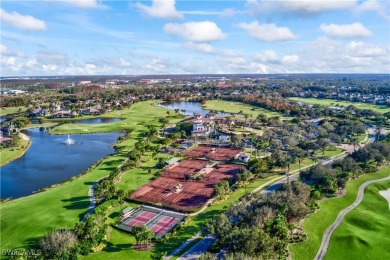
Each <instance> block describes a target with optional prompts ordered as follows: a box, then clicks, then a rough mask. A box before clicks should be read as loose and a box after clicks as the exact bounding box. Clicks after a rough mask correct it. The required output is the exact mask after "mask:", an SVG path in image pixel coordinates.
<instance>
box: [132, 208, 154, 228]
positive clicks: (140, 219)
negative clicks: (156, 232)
mask: <svg viewBox="0 0 390 260" xmlns="http://www.w3.org/2000/svg"><path fill="white" fill-rule="evenodd" d="M154 216H156V213H154V212H148V211H144V212H142V213H141V214H140V215H138V216H137V217H135V218H134V219H132V220H130V221H129V222H128V223H127V224H126V225H128V226H131V227H134V226H142V225H144V224H145V223H147V222H148V221H149V220H151V219H153V218H154Z"/></svg>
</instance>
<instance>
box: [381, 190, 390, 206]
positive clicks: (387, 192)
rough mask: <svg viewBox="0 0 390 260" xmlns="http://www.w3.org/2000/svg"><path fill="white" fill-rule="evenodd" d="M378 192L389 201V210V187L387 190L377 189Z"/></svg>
mask: <svg viewBox="0 0 390 260" xmlns="http://www.w3.org/2000/svg"><path fill="white" fill-rule="evenodd" d="M379 194H380V195H381V196H382V197H383V198H385V200H387V202H389V210H390V189H387V190H381V191H379Z"/></svg>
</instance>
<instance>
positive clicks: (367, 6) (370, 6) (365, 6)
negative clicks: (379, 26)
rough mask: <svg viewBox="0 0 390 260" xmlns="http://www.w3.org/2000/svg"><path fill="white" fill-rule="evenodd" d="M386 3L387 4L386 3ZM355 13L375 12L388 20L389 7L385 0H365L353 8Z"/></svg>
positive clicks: (389, 18) (389, 17)
mask: <svg viewBox="0 0 390 260" xmlns="http://www.w3.org/2000/svg"><path fill="white" fill-rule="evenodd" d="M386 3H387V5H386ZM353 11H354V12H356V13H359V14H360V13H364V12H376V13H377V14H378V15H379V16H381V17H383V18H384V19H386V20H387V21H390V14H389V12H390V7H389V3H388V2H387V1H382V2H380V1H377V0H367V1H364V2H362V3H361V4H360V5H358V6H356V7H355V8H354V9H353Z"/></svg>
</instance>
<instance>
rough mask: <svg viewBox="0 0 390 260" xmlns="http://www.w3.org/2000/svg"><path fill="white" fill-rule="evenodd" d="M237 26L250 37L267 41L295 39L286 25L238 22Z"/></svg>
mask: <svg viewBox="0 0 390 260" xmlns="http://www.w3.org/2000/svg"><path fill="white" fill-rule="evenodd" d="M237 27H239V28H241V29H243V30H244V31H246V32H247V33H248V34H249V35H250V36H251V37H253V38H255V39H257V40H260V41H267V42H275V41H287V40H292V39H295V38H296V37H295V35H294V34H293V33H292V32H291V31H290V29H289V28H287V27H278V26H276V25H275V24H273V23H271V24H259V22H257V21H255V22H252V23H239V24H237Z"/></svg>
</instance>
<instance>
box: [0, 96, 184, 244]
mask: <svg viewBox="0 0 390 260" xmlns="http://www.w3.org/2000/svg"><path fill="white" fill-rule="evenodd" d="M143 111H148V112H147V113H143ZM165 111H166V110H165V109H163V108H158V107H155V106H153V103H152V102H150V101H148V102H142V103H137V104H135V105H134V106H133V107H132V108H130V109H128V110H126V111H125V110H123V113H126V115H130V114H132V116H131V118H126V120H124V121H126V122H127V123H128V126H129V127H132V128H134V129H135V131H133V133H132V134H131V137H132V138H131V139H130V140H127V141H124V142H122V143H119V144H118V147H119V149H120V150H122V151H123V152H119V153H116V154H115V155H112V156H110V157H108V158H106V159H104V160H103V161H102V163H101V164H99V166H98V167H96V168H95V169H93V170H92V171H91V172H89V173H88V174H86V175H83V176H81V177H79V178H77V179H75V180H74V181H72V182H70V183H67V184H65V185H62V186H60V187H58V188H54V189H51V190H49V191H46V192H43V193H38V194H34V195H31V196H28V197H24V198H20V199H16V200H13V201H9V202H6V203H3V204H1V205H0V214H1V241H0V245H1V249H12V248H18V247H22V248H25V247H28V246H30V245H33V244H35V243H36V242H37V239H39V238H40V237H41V236H43V235H45V234H46V233H47V232H49V231H50V230H52V229H53V228H71V227H73V226H74V224H75V223H76V222H77V221H78V220H80V218H82V217H83V215H84V213H85V212H86V210H87V209H88V207H89V199H88V196H87V194H88V189H89V187H90V185H91V184H92V183H93V182H94V181H96V180H97V179H99V178H101V177H103V176H105V175H108V174H109V173H110V171H112V170H114V169H115V168H116V167H117V166H118V165H119V164H120V163H121V162H123V161H124V160H125V158H126V151H128V150H129V149H130V148H131V147H132V146H133V145H134V143H135V142H136V141H137V140H138V139H140V136H139V134H140V132H141V131H142V130H143V129H146V127H145V125H144V124H145V123H149V122H155V124H156V122H157V120H158V118H159V117H161V116H166V113H165ZM177 120H179V119H173V121H172V122H171V123H173V122H175V121H177ZM89 126H90V125H89ZM65 129H66V128H65ZM97 129H101V127H99V128H97ZM95 130H96V129H95ZM56 133H62V132H60V131H58V130H56ZM147 181H148V180H147V178H145V179H140V180H139V185H141V184H143V183H145V182H147ZM133 185H134V186H135V184H133Z"/></svg>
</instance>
